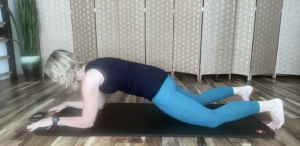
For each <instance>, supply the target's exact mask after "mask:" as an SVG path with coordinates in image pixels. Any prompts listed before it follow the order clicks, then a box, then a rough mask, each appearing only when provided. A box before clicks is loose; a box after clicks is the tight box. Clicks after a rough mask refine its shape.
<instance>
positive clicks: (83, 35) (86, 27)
mask: <svg viewBox="0 0 300 146" xmlns="http://www.w3.org/2000/svg"><path fill="white" fill-rule="evenodd" d="M94 8H95V5H94V0H71V9H72V23H73V35H74V50H75V53H76V54H77V55H78V56H79V58H80V59H83V60H87V61H90V60H93V59H96V58H97V48H96V33H95V32H96V28H95V13H94Z"/></svg>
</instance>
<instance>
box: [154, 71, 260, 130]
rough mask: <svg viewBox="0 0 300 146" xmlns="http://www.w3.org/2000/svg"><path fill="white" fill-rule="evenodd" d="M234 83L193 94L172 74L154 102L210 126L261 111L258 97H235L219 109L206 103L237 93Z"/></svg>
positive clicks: (173, 113)
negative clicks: (178, 82)
mask: <svg viewBox="0 0 300 146" xmlns="http://www.w3.org/2000/svg"><path fill="white" fill-rule="evenodd" d="M233 95H234V92H233V88H232V87H219V88H213V89H210V90H208V91H206V92H204V93H202V94H199V95H196V94H192V93H190V92H188V91H186V90H184V89H182V88H180V87H179V86H177V85H176V84H175V82H174V81H173V79H172V77H171V76H168V77H167V79H166V80H165V82H164V83H163V85H162V87H161V88H160V90H159V92H158V93H157V94H156V96H155V97H154V98H153V100H152V102H153V103H154V104H155V105H156V106H158V108H160V109H161V110H162V111H163V112H165V113H166V114H168V115H170V116H171V117H173V118H175V119H177V120H180V121H182V122H186V123H189V124H193V125H198V126H205V127H210V128H215V127H218V126H219V125H221V124H223V123H226V122H230V121H234V120H237V119H240V118H244V117H247V116H250V115H253V114H256V113H258V112H259V104H258V102H257V101H235V102H231V103H228V104H225V105H224V106H221V107H219V108H217V109H208V108H206V107H205V105H207V104H209V103H211V102H214V101H218V100H221V99H224V98H227V97H230V96H233Z"/></svg>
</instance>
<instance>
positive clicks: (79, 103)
mask: <svg viewBox="0 0 300 146" xmlns="http://www.w3.org/2000/svg"><path fill="white" fill-rule="evenodd" d="M65 104H66V105H67V107H74V108H78V109H82V108H83V101H67V102H65Z"/></svg>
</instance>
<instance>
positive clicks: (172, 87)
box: [27, 50, 284, 131]
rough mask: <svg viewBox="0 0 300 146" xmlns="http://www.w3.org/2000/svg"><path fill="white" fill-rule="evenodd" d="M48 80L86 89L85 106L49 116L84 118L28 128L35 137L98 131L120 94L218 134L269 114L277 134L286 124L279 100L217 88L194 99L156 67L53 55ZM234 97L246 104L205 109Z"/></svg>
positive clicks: (246, 89)
mask: <svg viewBox="0 0 300 146" xmlns="http://www.w3.org/2000/svg"><path fill="white" fill-rule="evenodd" d="M45 68H46V69H45V72H46V74H47V75H48V76H49V77H50V78H51V79H52V80H53V81H54V82H59V83H60V84H64V85H65V86H66V87H71V88H72V89H74V90H76V89H77V88H78V87H77V86H78V81H81V86H82V88H81V89H82V95H83V101H82V102H65V103H63V104H61V105H59V106H57V107H54V108H52V109H50V111H56V112H59V111H60V110H62V109H64V108H66V107H75V108H82V109H83V113H82V116H80V117H54V118H55V119H54V118H46V119H43V120H41V121H38V122H36V123H33V124H31V125H29V126H28V127H27V128H28V129H29V130H30V131H33V130H35V129H37V128H39V127H48V126H51V125H52V124H57V125H60V126H70V127H76V128H89V127H92V126H93V125H94V121H95V119H96V115H97V112H98V110H99V109H101V108H102V107H103V106H104V104H105V94H111V93H114V92H116V91H122V92H124V93H128V94H132V95H135V96H139V97H145V98H147V99H148V100H150V101H152V102H153V103H154V104H155V105H156V106H158V108H160V109H161V110H162V111H163V112H165V113H166V114H168V115H170V116H172V117H174V118H176V119H178V120H180V121H183V122H186V123H189V124H194V125H198V126H206V127H211V128H215V127H218V126H219V125H221V124H223V123H226V122H230V121H234V120H237V119H240V118H244V117H247V116H250V115H253V114H257V113H262V112H270V113H271V114H272V115H273V116H272V118H273V120H272V122H271V123H269V124H268V126H269V127H270V128H272V129H278V128H280V127H281V126H282V125H283V124H284V113H283V103H282V101H281V100H280V99H273V100H268V101H249V96H250V94H251V93H252V90H253V88H252V87H251V86H244V87H219V88H214V89H210V90H208V91H206V92H204V93H202V94H200V95H196V94H192V93H190V92H188V91H186V90H184V89H182V88H180V87H179V86H177V85H176V84H175V83H174V81H173V79H172V78H171V76H169V75H168V74H167V73H166V72H165V71H163V70H162V69H159V68H157V67H154V66H149V65H145V64H139V63H135V62H130V61H126V60H121V59H117V58H100V59H96V60H93V61H91V62H89V63H85V62H82V61H80V60H79V59H78V57H77V56H76V55H75V54H74V53H71V52H68V51H65V50H56V51H54V52H53V53H52V54H51V55H50V57H49V59H48V60H47V63H46V67H45ZM233 95H239V96H241V97H242V100H243V101H236V102H231V103H228V104H226V105H224V106H222V107H220V108H218V109H215V110H212V109H208V108H206V107H205V105H207V104H209V103H211V102H214V101H218V100H221V99H224V98H227V97H230V96H233Z"/></svg>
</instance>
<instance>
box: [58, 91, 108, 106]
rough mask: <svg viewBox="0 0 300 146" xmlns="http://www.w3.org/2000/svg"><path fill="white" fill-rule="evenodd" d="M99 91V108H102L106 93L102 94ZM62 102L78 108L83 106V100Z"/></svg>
mask: <svg viewBox="0 0 300 146" xmlns="http://www.w3.org/2000/svg"><path fill="white" fill-rule="evenodd" d="M98 92H99V108H98V109H102V108H103V107H104V105H105V103H106V99H107V97H106V96H107V95H106V94H103V93H102V92H100V91H98ZM63 104H65V105H66V106H67V107H73V108H78V109H82V108H83V101H66V102H64V103H63Z"/></svg>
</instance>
